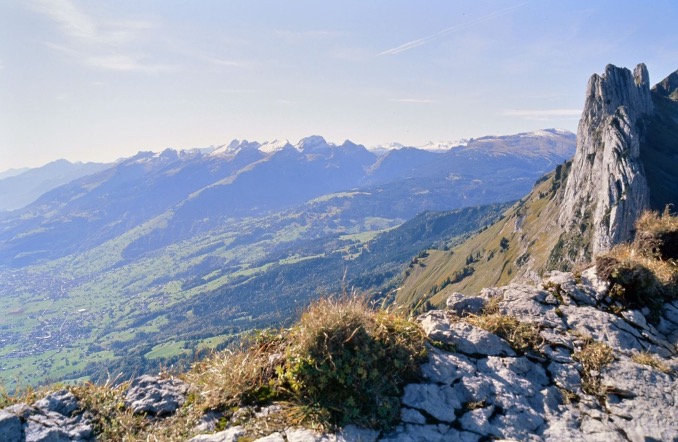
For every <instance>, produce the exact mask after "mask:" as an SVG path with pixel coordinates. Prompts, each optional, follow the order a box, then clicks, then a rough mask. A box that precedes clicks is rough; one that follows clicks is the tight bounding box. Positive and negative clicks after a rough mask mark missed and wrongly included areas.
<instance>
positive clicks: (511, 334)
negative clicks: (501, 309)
mask: <svg viewBox="0 0 678 442" xmlns="http://www.w3.org/2000/svg"><path fill="white" fill-rule="evenodd" d="M465 320H466V321H467V322H468V323H469V324H471V325H475V326H476V327H479V328H482V329H483V330H486V331H488V332H490V333H494V334H495V335H497V336H499V337H500V338H503V339H504V340H506V341H507V342H508V343H509V345H511V347H512V348H513V349H514V350H515V351H517V352H518V353H520V354H525V353H528V352H530V351H535V352H539V347H540V345H541V344H542V343H543V339H542V338H541V336H540V335H539V327H537V326H536V325H535V324H530V323H527V322H520V321H519V320H518V319H516V318H515V317H513V316H509V315H503V314H501V313H490V314H483V315H477V316H468V317H467V318H466V319H465Z"/></svg>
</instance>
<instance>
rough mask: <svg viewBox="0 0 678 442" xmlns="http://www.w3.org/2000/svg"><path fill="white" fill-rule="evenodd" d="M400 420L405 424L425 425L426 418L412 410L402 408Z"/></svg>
mask: <svg viewBox="0 0 678 442" xmlns="http://www.w3.org/2000/svg"><path fill="white" fill-rule="evenodd" d="M400 420H401V421H402V422H405V423H406V424H425V423H426V417H424V415H423V414H421V413H420V412H418V411H417V410H414V409H412V408H407V407H403V408H401V409H400Z"/></svg>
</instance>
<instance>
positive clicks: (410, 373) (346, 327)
mask: <svg viewBox="0 0 678 442" xmlns="http://www.w3.org/2000/svg"><path fill="white" fill-rule="evenodd" d="M424 339H425V338H424V335H423V333H422V331H421V329H420V328H419V326H418V325H416V324H414V323H413V322H411V321H409V320H407V319H405V318H403V317H401V316H399V315H396V314H393V313H388V312H384V311H373V310H371V309H369V308H368V307H367V305H366V304H365V303H364V302H363V301H360V300H356V299H351V300H346V301H341V302H335V301H330V300H323V301H320V302H318V303H316V304H315V305H313V306H312V307H311V308H309V310H308V311H307V312H306V313H305V314H304V315H303V316H302V317H301V320H300V321H299V324H298V325H297V326H296V327H294V328H293V329H292V330H291V332H290V337H289V342H290V346H289V347H288V349H287V351H286V356H285V364H284V365H282V366H281V367H279V368H278V378H279V381H280V382H281V384H280V385H279V388H282V389H283V390H288V391H289V392H290V393H291V396H292V398H293V399H294V400H295V401H296V402H297V403H298V404H299V405H301V406H302V407H304V409H305V410H307V411H308V412H307V413H305V415H307V416H308V417H310V418H311V419H310V420H311V421H313V420H316V421H319V422H315V423H320V424H329V425H345V424H348V423H357V424H361V425H365V426H370V427H374V428H385V427H389V426H390V425H391V424H393V423H395V421H396V419H397V417H398V413H399V411H400V396H401V395H402V387H403V385H404V384H405V382H406V381H407V380H412V379H413V378H414V377H415V376H416V375H417V370H418V366H419V364H418V362H419V359H420V358H421V357H423V356H424V351H425V347H424ZM312 406H314V407H316V411H315V413H314V412H313V411H312V410H311V408H310V407H312ZM318 413H319V414H318ZM323 421H325V422H323Z"/></svg>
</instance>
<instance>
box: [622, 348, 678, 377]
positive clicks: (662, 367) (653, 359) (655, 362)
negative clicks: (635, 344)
mask: <svg viewBox="0 0 678 442" xmlns="http://www.w3.org/2000/svg"><path fill="white" fill-rule="evenodd" d="M631 360H632V361H633V362H635V363H636V364H642V365H647V366H649V367H652V368H654V369H657V370H659V371H661V372H662V373H666V374H671V373H672V370H671V368H670V367H669V366H668V365H666V364H665V363H664V362H663V361H662V360H660V359H659V358H657V356H655V355H654V354H652V353H650V352H647V351H643V352H640V353H635V354H634V355H633V356H631Z"/></svg>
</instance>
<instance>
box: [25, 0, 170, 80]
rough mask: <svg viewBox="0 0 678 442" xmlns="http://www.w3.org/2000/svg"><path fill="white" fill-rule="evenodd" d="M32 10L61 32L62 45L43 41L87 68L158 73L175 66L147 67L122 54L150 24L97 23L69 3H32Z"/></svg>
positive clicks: (52, 0) (140, 60)
mask: <svg viewBox="0 0 678 442" xmlns="http://www.w3.org/2000/svg"><path fill="white" fill-rule="evenodd" d="M30 4H31V7H32V8H33V10H35V11H37V12H39V13H41V14H44V15H46V16H47V17H49V18H50V19H52V20H53V21H54V22H55V23H56V24H57V25H58V26H59V29H61V31H62V34H63V36H64V37H65V41H66V42H65V43H62V42H59V43H55V42H46V45H47V46H48V47H49V48H51V49H52V50H54V51H57V52H60V53H62V54H65V55H68V56H70V57H73V58H75V59H77V60H79V61H80V62H82V63H84V64H85V65H87V66H90V67H94V68H98V69H107V70H112V71H127V72H145V73H158V72H167V71H171V70H176V69H177V67H176V66H168V65H161V64H151V63H148V62H145V61H144V58H145V57H144V56H139V55H137V54H134V53H132V54H130V53H125V52H126V51H125V47H126V46H128V45H129V44H130V43H135V41H136V40H137V37H138V33H139V32H140V31H143V30H147V29H151V28H153V27H155V26H154V24H152V23H150V22H147V21H144V20H121V21H109V22H104V23H97V22H96V21H95V20H94V19H93V18H92V17H90V16H89V15H87V14H86V13H84V12H83V11H82V10H80V9H79V8H78V7H77V6H76V5H75V4H74V3H73V2H72V1H71V0H33V1H32V2H31V3H30Z"/></svg>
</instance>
